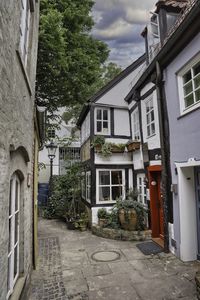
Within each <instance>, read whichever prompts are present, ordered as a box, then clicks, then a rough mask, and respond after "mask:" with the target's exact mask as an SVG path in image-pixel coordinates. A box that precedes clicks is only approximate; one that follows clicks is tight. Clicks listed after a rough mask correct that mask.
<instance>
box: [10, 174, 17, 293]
mask: <svg viewBox="0 0 200 300" xmlns="http://www.w3.org/2000/svg"><path fill="white" fill-rule="evenodd" d="M19 213H20V181H19V178H18V176H17V175H16V174H14V175H13V176H12V177H11V180H10V195H9V240H8V243H9V244H8V273H7V274H8V277H7V299H8V298H9V297H10V295H11V294H12V292H13V289H14V285H15V283H16V281H17V279H18V277H19Z"/></svg>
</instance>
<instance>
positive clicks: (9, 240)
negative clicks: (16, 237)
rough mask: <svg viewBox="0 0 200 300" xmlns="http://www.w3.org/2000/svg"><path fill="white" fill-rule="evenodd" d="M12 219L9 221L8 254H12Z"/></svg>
mask: <svg viewBox="0 0 200 300" xmlns="http://www.w3.org/2000/svg"><path fill="white" fill-rule="evenodd" d="M10 246H11V219H9V239H8V253H10V250H11V247H10Z"/></svg>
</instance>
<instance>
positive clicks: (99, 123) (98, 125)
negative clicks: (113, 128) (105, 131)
mask: <svg viewBox="0 0 200 300" xmlns="http://www.w3.org/2000/svg"><path fill="white" fill-rule="evenodd" d="M101 131H102V128H101V122H97V132H101Z"/></svg>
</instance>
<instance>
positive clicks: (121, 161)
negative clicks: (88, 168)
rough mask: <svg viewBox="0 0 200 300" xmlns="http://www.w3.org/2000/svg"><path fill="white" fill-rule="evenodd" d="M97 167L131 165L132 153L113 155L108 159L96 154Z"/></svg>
mask: <svg viewBox="0 0 200 300" xmlns="http://www.w3.org/2000/svg"><path fill="white" fill-rule="evenodd" d="M94 163H95V164H96V165H110V164H112V165H131V164H132V157H131V153H112V155H110V156H108V157H103V156H102V155H101V154H97V153H95V161H94Z"/></svg>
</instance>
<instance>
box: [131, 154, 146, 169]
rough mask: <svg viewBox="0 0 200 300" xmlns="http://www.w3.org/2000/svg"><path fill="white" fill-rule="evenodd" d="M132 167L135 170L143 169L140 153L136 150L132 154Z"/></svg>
mask: <svg viewBox="0 0 200 300" xmlns="http://www.w3.org/2000/svg"><path fill="white" fill-rule="evenodd" d="M133 165H134V169H135V170H140V169H143V168H144V163H143V155H142V151H140V150H136V151H134V152H133Z"/></svg>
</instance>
